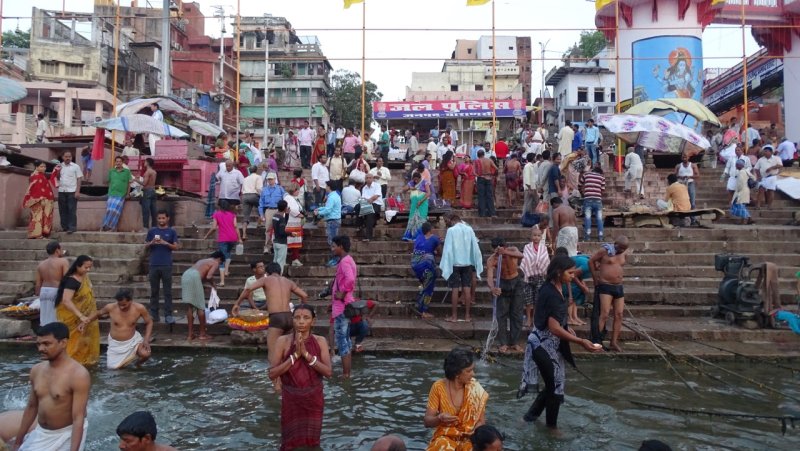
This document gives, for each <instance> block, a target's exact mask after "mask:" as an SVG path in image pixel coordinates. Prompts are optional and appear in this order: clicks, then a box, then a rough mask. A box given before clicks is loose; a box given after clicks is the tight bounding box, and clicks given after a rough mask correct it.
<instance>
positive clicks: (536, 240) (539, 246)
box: [519, 227, 550, 329]
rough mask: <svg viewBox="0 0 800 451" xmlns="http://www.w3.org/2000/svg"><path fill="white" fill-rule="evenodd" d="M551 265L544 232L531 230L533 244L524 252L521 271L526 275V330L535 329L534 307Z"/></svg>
mask: <svg viewBox="0 0 800 451" xmlns="http://www.w3.org/2000/svg"><path fill="white" fill-rule="evenodd" d="M549 264H550V255H549V254H548V252H547V245H546V244H545V241H544V239H543V235H542V231H541V230H540V229H539V228H538V227H532V228H531V242H530V243H528V244H526V245H525V247H524V248H523V250H522V261H521V262H520V265H519V266H520V269H521V270H522V273H523V274H524V275H525V282H526V288H525V328H526V329H530V328H531V327H533V307H534V306H535V305H536V299H537V298H538V296H539V289H540V288H542V284H544V281H545V276H546V274H547V266H548V265H549Z"/></svg>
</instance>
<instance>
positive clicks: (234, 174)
mask: <svg viewBox="0 0 800 451" xmlns="http://www.w3.org/2000/svg"><path fill="white" fill-rule="evenodd" d="M217 180H219V198H220V199H239V192H240V191H241V190H242V185H243V184H244V176H243V175H242V173H241V172H239V170H238V169H236V168H233V169H232V170H231V171H230V172H228V171H227V170H224V171H220V172H218V173H217Z"/></svg>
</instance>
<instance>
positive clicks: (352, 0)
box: [344, 0, 364, 9]
mask: <svg viewBox="0 0 800 451" xmlns="http://www.w3.org/2000/svg"><path fill="white" fill-rule="evenodd" d="M356 3H364V0H344V9H347V8H349V7H351V6H352V5H355V4H356Z"/></svg>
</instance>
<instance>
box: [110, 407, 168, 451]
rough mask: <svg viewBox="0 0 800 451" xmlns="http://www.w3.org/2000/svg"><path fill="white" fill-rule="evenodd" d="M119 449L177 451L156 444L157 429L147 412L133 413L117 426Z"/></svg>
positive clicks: (127, 450) (153, 419)
mask: <svg viewBox="0 0 800 451" xmlns="http://www.w3.org/2000/svg"><path fill="white" fill-rule="evenodd" d="M117 435H118V436H119V449H121V450H126V451H177V450H176V449H175V448H173V447H171V446H168V445H161V444H158V443H156V435H158V428H157V427H156V420H155V418H153V415H152V414H151V413H150V412H147V411H139V412H134V413H132V414H130V415H128V416H127V417H125V419H124V420H122V423H120V424H119V426H117Z"/></svg>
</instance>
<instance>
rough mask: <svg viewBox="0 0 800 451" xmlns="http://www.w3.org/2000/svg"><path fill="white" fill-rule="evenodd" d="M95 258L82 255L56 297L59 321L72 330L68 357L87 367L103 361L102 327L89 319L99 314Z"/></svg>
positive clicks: (68, 272) (64, 280)
mask: <svg viewBox="0 0 800 451" xmlns="http://www.w3.org/2000/svg"><path fill="white" fill-rule="evenodd" d="M91 270H92V258H91V257H89V256H87V255H79V256H78V258H76V259H75V262H73V263H72V266H70V267H69V270H67V273H66V274H65V275H64V278H63V279H61V284H60V285H59V287H58V293H57V294H56V318H58V321H60V322H62V323H64V324H66V325H67V327H68V328H69V340H68V341H67V354H69V356H70V357H72V358H73V359H75V360H76V361H77V362H78V363H80V364H81V365H83V366H91V365H95V364H97V361H98V360H99V359H100V324H99V323H98V322H97V321H92V322H91V323H88V322H86V319H87V318H89V317H90V316H92V315H93V314H94V313H96V312H97V304H96V303H95V300H94V292H93V291H92V282H91V280H89V271H91Z"/></svg>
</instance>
